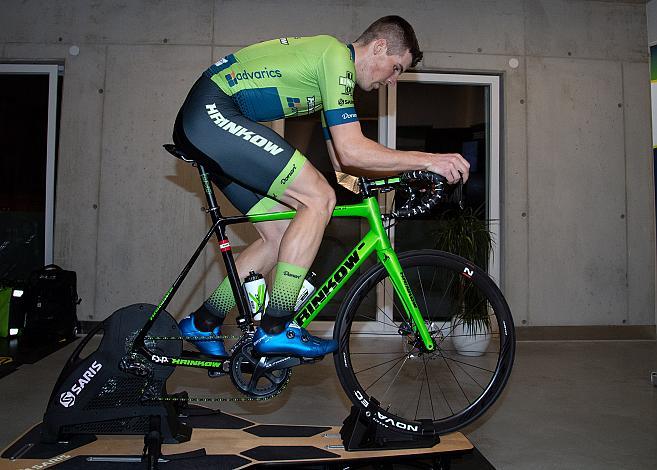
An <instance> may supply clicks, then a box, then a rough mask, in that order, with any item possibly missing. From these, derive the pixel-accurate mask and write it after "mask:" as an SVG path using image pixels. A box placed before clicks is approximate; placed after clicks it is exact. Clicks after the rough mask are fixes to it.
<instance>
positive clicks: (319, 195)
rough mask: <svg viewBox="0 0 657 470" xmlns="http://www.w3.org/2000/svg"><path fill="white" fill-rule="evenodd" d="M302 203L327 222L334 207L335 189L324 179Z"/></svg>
mask: <svg viewBox="0 0 657 470" xmlns="http://www.w3.org/2000/svg"><path fill="white" fill-rule="evenodd" d="M302 203H303V204H304V206H306V207H307V208H308V209H310V210H311V211H313V212H314V213H315V214H317V215H318V216H319V217H320V218H321V220H322V221H323V222H324V224H328V222H329V220H330V218H331V214H333V208H334V207H335V191H334V190H333V188H331V186H329V184H328V183H327V182H326V180H324V181H323V183H322V184H321V185H319V186H318V187H316V188H315V191H313V193H312V194H311V195H309V196H308V197H307V198H305V200H304V201H302Z"/></svg>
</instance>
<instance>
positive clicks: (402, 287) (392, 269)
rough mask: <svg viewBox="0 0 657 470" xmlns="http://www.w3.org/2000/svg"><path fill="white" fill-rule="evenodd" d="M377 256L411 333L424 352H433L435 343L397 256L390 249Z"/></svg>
mask: <svg viewBox="0 0 657 470" xmlns="http://www.w3.org/2000/svg"><path fill="white" fill-rule="evenodd" d="M377 254H378V256H379V261H381V263H382V264H383V266H384V267H385V268H386V271H388V275H389V276H390V281H391V282H392V285H393V288H394V289H395V293H396V294H397V296H398V297H399V299H400V300H401V302H402V305H403V306H404V308H403V311H404V313H405V314H408V315H409V316H410V318H407V320H408V321H409V322H410V324H411V325H412V326H413V327H414V328H413V331H414V332H415V333H416V334H417V335H418V336H419V337H420V339H421V340H422V344H423V345H424V347H425V348H426V350H427V351H433V350H434V349H435V348H436V342H435V341H434V339H433V338H432V337H431V333H429V329H428V328H427V325H426V323H425V322H424V319H423V318H422V314H421V313H420V308H419V307H418V305H417V302H416V301H415V296H414V295H413V292H412V290H411V286H410V285H409V283H408V279H406V276H405V275H404V271H403V270H402V267H401V264H400V263H399V259H398V258H397V254H396V253H395V252H394V251H393V250H392V248H387V249H384V250H380V251H378V252H377Z"/></svg>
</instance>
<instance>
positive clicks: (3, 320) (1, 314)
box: [0, 287, 13, 338]
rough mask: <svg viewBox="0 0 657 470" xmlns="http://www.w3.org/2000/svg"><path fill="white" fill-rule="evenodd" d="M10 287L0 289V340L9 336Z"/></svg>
mask: <svg viewBox="0 0 657 470" xmlns="http://www.w3.org/2000/svg"><path fill="white" fill-rule="evenodd" d="M12 290H13V289H12V288H11V287H0V338H6V337H7V336H9V302H10V301H11V293H12Z"/></svg>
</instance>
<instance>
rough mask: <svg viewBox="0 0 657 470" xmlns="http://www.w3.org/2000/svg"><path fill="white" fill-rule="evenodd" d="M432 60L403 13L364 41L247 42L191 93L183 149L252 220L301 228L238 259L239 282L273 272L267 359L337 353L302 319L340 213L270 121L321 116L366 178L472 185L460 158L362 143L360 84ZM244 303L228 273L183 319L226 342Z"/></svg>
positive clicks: (265, 328) (335, 149)
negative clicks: (308, 280) (313, 272)
mask: <svg viewBox="0 0 657 470" xmlns="http://www.w3.org/2000/svg"><path fill="white" fill-rule="evenodd" d="M421 59H422V52H421V51H420V49H419V46H418V42H417V38H416V36H415V32H414V31H413V28H412V27H411V25H410V24H408V22H406V21H405V20H404V19H403V18H400V17H399V16H386V17H384V18H380V19H379V20H377V21H375V22H374V23H373V24H372V25H370V26H369V27H368V28H367V29H366V30H365V32H364V33H363V34H362V35H361V36H360V37H359V38H358V39H357V40H356V41H354V42H353V44H344V43H342V42H340V41H339V40H337V39H336V38H334V37H331V36H314V37H288V38H280V39H274V40H271V41H266V42H262V43H258V44H254V45H251V46H248V47H246V48H244V49H241V50H239V51H237V52H235V53H234V54H229V55H227V56H226V57H224V58H222V59H221V60H219V61H218V62H216V63H215V64H214V65H212V66H210V68H208V69H207V70H206V71H205V72H204V73H203V74H202V76H201V77H200V78H199V79H198V80H197V82H196V83H195V84H194V86H193V87H192V89H191V91H190V92H189V94H188V96H187V98H186V100H185V102H184V104H183V106H182V108H181V110H180V112H179V113H178V116H177V118H176V123H175V126H174V142H175V143H176V145H178V146H179V147H180V148H182V149H183V150H185V151H186V152H188V153H189V154H190V156H192V158H194V159H196V160H198V161H200V162H201V163H202V164H203V165H205V166H206V168H208V170H209V171H210V172H211V174H212V179H213V182H214V183H215V184H217V186H218V187H219V188H220V189H221V191H222V192H223V193H224V195H225V196H226V197H227V198H228V200H230V202H231V203H232V204H233V205H234V206H235V207H236V208H237V209H238V210H240V211H241V212H242V213H244V214H256V213H263V212H271V211H280V210H285V209H286V206H288V207H292V208H294V209H296V210H297V214H296V216H295V217H294V219H293V220H291V221H269V222H261V223H257V224H255V228H256V230H257V232H258V234H259V235H260V238H259V239H258V240H256V241H255V242H254V243H252V244H251V245H249V246H248V247H247V248H246V249H245V250H244V251H243V252H242V253H241V254H240V255H239V256H238V257H237V259H236V265H237V270H238V273H239V275H240V278H242V279H243V278H244V277H245V276H246V275H247V274H248V273H249V272H250V271H256V272H260V273H263V274H266V273H268V272H269V271H271V270H272V269H273V268H276V270H275V277H274V282H273V286H272V290H271V299H270V302H269V305H268V307H267V309H266V311H265V314H264V316H263V318H262V321H261V323H260V326H259V327H258V329H257V331H256V333H255V336H254V339H253V341H254V349H255V351H256V352H257V353H260V354H265V355H272V354H276V355H279V354H281V355H295V356H302V357H310V358H318V357H321V356H324V355H325V354H328V353H332V352H334V351H335V350H336V349H337V344H336V342H335V341H333V340H325V339H320V338H317V337H314V336H311V335H310V334H309V333H308V332H307V331H306V330H305V329H303V328H301V327H299V325H296V324H295V323H294V322H293V321H291V320H292V317H293V309H294V306H295V303H296V300H297V296H298V293H299V291H300V288H301V286H302V283H303V280H304V278H305V275H306V273H307V271H308V269H309V267H310V265H311V264H312V262H313V260H314V258H315V255H316V254H317V250H318V249H319V245H320V242H321V239H322V235H323V233H324V229H325V227H326V225H327V224H328V222H329V219H330V217H331V213H332V211H333V208H334V206H335V193H334V192H333V189H332V188H331V187H330V185H329V184H328V182H327V181H326V180H325V179H324V177H323V176H322V175H321V174H320V173H319V171H318V170H317V169H315V167H314V166H313V165H312V164H311V163H310V162H308V161H307V160H306V158H305V157H304V155H302V154H301V152H299V151H298V150H296V149H295V148H293V147H292V146H291V145H290V144H289V143H288V142H286V141H285V140H284V139H283V138H281V137H280V136H279V135H278V134H276V133H275V132H274V131H273V130H271V129H270V128H269V127H267V126H265V125H263V124H260V123H258V122H257V121H270V120H274V119H281V118H291V117H294V116H298V115H306V114H311V113H314V112H316V111H319V110H321V111H322V114H321V119H322V127H323V130H324V136H325V138H326V142H327V147H328V149H329V155H330V159H331V163H332V165H333V167H334V168H335V169H336V171H342V172H345V173H349V174H352V175H356V176H367V175H372V174H376V175H391V174H396V173H399V172H401V171H406V170H429V171H433V172H435V173H439V174H441V175H443V176H444V177H446V178H447V180H448V182H450V183H455V182H456V181H458V180H459V179H461V178H462V179H463V180H464V181H465V180H467V178H468V168H469V164H468V162H467V161H466V160H465V159H464V158H463V157H462V156H461V155H459V154H429V153H424V152H412V151H411V152H404V151H397V150H391V149H388V148H386V147H384V146H382V145H380V144H378V143H376V142H374V141H372V140H369V139H367V138H366V137H364V136H363V134H362V132H361V128H360V124H359V122H358V117H357V114H356V111H355V109H354V101H353V88H354V86H355V85H356V84H357V85H358V86H359V87H360V88H361V89H363V90H364V91H370V90H376V89H378V88H379V87H380V86H384V85H388V86H394V85H395V83H396V81H397V78H398V77H399V75H400V74H401V73H403V72H404V71H406V70H407V69H409V68H411V67H414V66H415V65H416V64H417V63H418V62H419V61H420V60H421ZM234 306H235V299H234V298H233V294H232V290H231V287H230V284H229V282H228V278H225V279H224V280H223V282H221V283H220V284H219V286H218V287H217V289H216V290H215V291H214V292H213V293H212V295H210V297H209V298H208V299H207V300H206V301H205V302H204V303H203V304H202V305H201V307H199V308H198V309H197V310H196V311H194V312H193V313H192V314H191V315H189V316H188V317H186V318H184V319H183V320H182V321H181V322H180V330H181V332H182V333H183V335H185V336H216V335H219V334H220V327H221V324H222V322H223V320H224V318H225V316H226V314H227V313H228V312H229V311H230V310H231V309H232V308H233V307H234ZM195 344H196V346H197V347H198V349H199V350H200V351H201V352H203V353H205V354H209V355H218V356H224V355H227V354H226V350H225V348H224V344H223V341H221V340H215V341H198V342H196V343H195Z"/></svg>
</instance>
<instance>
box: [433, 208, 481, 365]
mask: <svg viewBox="0 0 657 470" xmlns="http://www.w3.org/2000/svg"><path fill="white" fill-rule="evenodd" d="M482 210H483V206H480V207H479V208H477V209H473V208H471V207H466V208H465V209H455V210H450V211H447V212H445V213H444V214H443V216H442V217H441V218H440V220H439V221H438V225H437V229H436V230H435V231H434V235H435V237H436V238H435V240H436V248H437V249H439V250H443V251H447V252H449V253H453V254H456V255H459V256H462V257H463V258H466V259H468V260H469V261H471V262H472V263H474V264H476V265H477V266H480V267H482V268H484V269H485V268H486V267H487V266H488V261H489V259H490V256H491V250H492V247H493V238H492V235H491V232H490V229H489V227H488V223H489V221H488V220H487V219H485V218H483V217H481V213H482ZM468 282H469V281H468V279H467V278H464V277H461V276H459V277H458V279H457V282H450V284H449V285H450V292H449V294H450V300H451V304H452V306H453V316H452V323H451V325H450V329H449V333H450V335H449V336H450V338H451V340H452V343H453V345H454V347H455V348H456V350H457V352H458V353H459V354H462V355H465V356H480V355H482V354H483V353H484V352H485V351H486V348H487V347H488V344H489V343H490V338H491V334H490V332H491V321H490V314H489V311H488V309H489V306H488V303H487V302H486V301H485V299H483V298H482V297H481V295H479V294H478V292H479V291H478V290H468V289H467V284H468Z"/></svg>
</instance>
